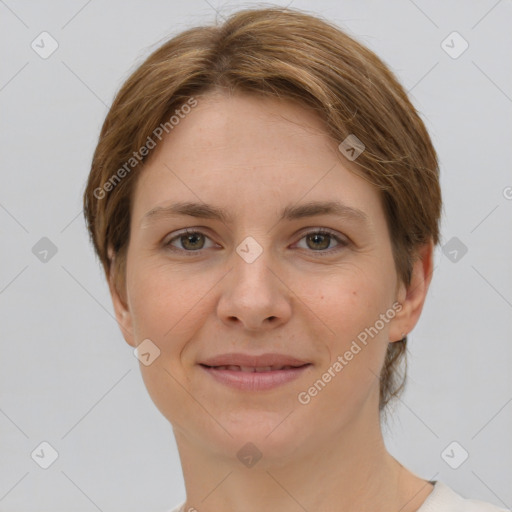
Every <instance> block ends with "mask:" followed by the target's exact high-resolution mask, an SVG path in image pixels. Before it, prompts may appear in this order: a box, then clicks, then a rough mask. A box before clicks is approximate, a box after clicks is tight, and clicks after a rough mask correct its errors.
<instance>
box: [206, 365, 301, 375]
mask: <svg viewBox="0 0 512 512" xmlns="http://www.w3.org/2000/svg"><path fill="white" fill-rule="evenodd" d="M308 364H310V363H305V364H303V365H300V366H292V365H289V364H287V365H278V366H275V365H274V366H239V365H236V364H230V365H226V364H225V365H220V366H208V365H206V364H201V366H204V367H206V368H213V369H215V370H229V371H232V372H248V373H250V372H252V373H256V372H258V373H262V372H275V371H280V370H291V369H294V368H302V366H307V365H308Z"/></svg>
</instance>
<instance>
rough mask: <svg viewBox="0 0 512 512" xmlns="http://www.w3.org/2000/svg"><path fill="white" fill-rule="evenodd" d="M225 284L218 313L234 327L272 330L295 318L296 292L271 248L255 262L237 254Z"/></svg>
mask: <svg viewBox="0 0 512 512" xmlns="http://www.w3.org/2000/svg"><path fill="white" fill-rule="evenodd" d="M272 267H274V268H272ZM222 287H223V288H222V293H221V297H220V299H219V303H218V306H217V314H218V316H219V318H220V319H221V321H222V322H223V323H224V324H226V325H228V326H230V327H231V328H232V327H233V326H239V327H240V328H243V329H245V330H248V331H261V330H269V329H273V328H276V327H278V326H280V325H283V324H285V323H286V322H287V321H288V320H289V319H290V317H291V310H292V305H291V300H290V299H291V297H292V295H293V294H292V292H291V290H290V289H289V288H288V287H287V286H286V284H285V283H284V282H283V280H282V278H281V276H280V275H279V271H278V270H277V268H276V264H275V261H272V259H271V257H270V251H269V250H264V251H263V252H262V253H261V254H260V255H259V257H258V258H257V259H256V260H254V261H252V262H249V261H246V260H244V259H243V258H242V257H240V256H239V254H238V253H234V254H233V268H232V270H231V272H229V274H228V275H227V276H226V279H224V280H223V281H222Z"/></svg>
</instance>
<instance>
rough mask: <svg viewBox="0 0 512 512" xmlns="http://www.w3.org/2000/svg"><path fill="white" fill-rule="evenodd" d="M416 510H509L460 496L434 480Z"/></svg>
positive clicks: (468, 511) (422, 511) (495, 511)
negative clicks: (431, 489)
mask: <svg viewBox="0 0 512 512" xmlns="http://www.w3.org/2000/svg"><path fill="white" fill-rule="evenodd" d="M417 512H510V511H508V510H507V509H505V508H500V507H497V506H496V505H492V504H491V503H487V502H485V501H480V500H472V499H468V498H464V497H462V496H461V495H460V494H458V493H456V492H455V491H454V490H453V489H451V488H450V487H448V486H447V485H446V484H444V483H443V482H439V481H436V482H435V483H434V489H433V491H432V492H431V493H430V494H429V496H428V497H427V499H426V500H425V501H424V503H423V505H422V506H421V507H420V508H419V509H418V511H417Z"/></svg>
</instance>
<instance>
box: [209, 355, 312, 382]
mask: <svg viewBox="0 0 512 512" xmlns="http://www.w3.org/2000/svg"><path fill="white" fill-rule="evenodd" d="M199 366H200V368H201V369H202V370H203V371H205V372H206V373H208V374H209V375H210V376H211V377H212V378H214V379H215V380H217V381H218V382H220V383H222V384H225V385H227V386H229V387H232V388H235V389H238V390H242V391H265V390H269V389H274V388H276V387H278V386H281V385H284V384H286V383H288V382H291V381H293V380H295V379H297V378H298V377H300V376H301V375H302V374H303V373H304V372H305V371H307V370H308V368H309V367H310V366H312V364H311V363H309V362H306V361H303V360H300V359H297V358H295V357H291V356H287V355H284V354H262V355H258V356H256V355H250V354H222V355H219V356H215V357H213V358H210V359H207V360H205V361H204V362H202V363H200V365H199ZM242 366H243V367H244V368H243V369H244V370H245V371H242V369H241V368H240V367H242ZM272 367H277V368H276V369H272ZM282 367H285V368H282ZM250 368H252V370H251V369H250ZM256 368H257V370H256V371H255V369H256Z"/></svg>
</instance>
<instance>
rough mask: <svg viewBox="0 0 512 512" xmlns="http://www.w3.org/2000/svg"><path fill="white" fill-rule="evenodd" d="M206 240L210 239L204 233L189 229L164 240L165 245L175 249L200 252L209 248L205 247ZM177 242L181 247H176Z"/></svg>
mask: <svg viewBox="0 0 512 512" xmlns="http://www.w3.org/2000/svg"><path fill="white" fill-rule="evenodd" d="M205 240H210V239H209V238H208V237H207V236H206V235H205V234H204V233H201V232H200V231H192V230H188V229H187V230H185V231H182V232H181V233H180V234H178V235H176V236H174V237H172V238H170V239H169V240H168V241H166V242H164V246H165V247H168V248H170V249H171V250H173V251H174V250H175V251H185V252H198V251H200V250H202V249H208V248H209V247H205ZM175 243H178V244H179V245H181V247H176V246H175V245H174V244H175Z"/></svg>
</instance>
